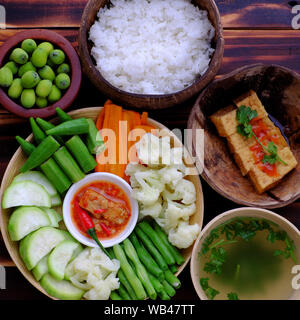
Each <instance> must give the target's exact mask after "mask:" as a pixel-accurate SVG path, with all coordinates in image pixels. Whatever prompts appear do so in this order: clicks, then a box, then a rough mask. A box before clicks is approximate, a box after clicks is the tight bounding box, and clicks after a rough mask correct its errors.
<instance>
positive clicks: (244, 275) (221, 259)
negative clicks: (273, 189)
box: [190, 207, 300, 300]
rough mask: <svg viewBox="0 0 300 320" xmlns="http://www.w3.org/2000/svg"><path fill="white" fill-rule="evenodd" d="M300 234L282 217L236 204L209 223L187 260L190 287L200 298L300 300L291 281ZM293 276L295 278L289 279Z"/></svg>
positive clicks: (298, 258) (299, 243)
mask: <svg viewBox="0 0 300 320" xmlns="http://www.w3.org/2000/svg"><path fill="white" fill-rule="evenodd" d="M299 235H300V232H299V230H298V229H297V228H296V227H295V226H294V225H293V224H292V223H290V222H289V221H288V220H287V219H285V218H283V217H282V216H280V215H278V214H275V213H273V212H272V211H268V210H265V209H260V208H247V207H245V208H238V209H234V210H230V211H227V212H224V213H222V214H220V215H218V216H217V217H215V218H214V219H213V220H212V221H210V222H209V223H208V224H207V225H206V226H205V228H204V229H203V230H202V232H201V234H200V235H199V237H198V239H197V240H196V242H195V245H194V248H193V252H192V258H191V265H190V267H191V269H190V271H191V277H192V281H193V285H194V288H195V290H196V292H197V294H198V296H199V298H200V299H203V300H212V299H215V300H228V299H229V300H237V299H239V300H288V299H291V300H299V299H300V291H299V290H296V289H297V288H296V287H295V285H294V282H295V279H294V278H295V276H296V273H297V270H295V269H294V266H295V265H297V264H299V261H300V240H299V239H300V237H299ZM293 279H294V280H293Z"/></svg>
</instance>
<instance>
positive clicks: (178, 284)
mask: <svg viewBox="0 0 300 320" xmlns="http://www.w3.org/2000/svg"><path fill="white" fill-rule="evenodd" d="M165 278H166V280H167V281H168V282H169V283H170V285H171V286H173V287H174V288H176V289H179V288H180V287H181V282H180V280H179V279H178V278H177V277H176V276H175V275H174V274H173V273H172V272H171V271H170V270H167V271H165Z"/></svg>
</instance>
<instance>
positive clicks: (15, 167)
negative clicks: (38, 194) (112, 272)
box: [0, 107, 204, 299]
mask: <svg viewBox="0 0 300 320" xmlns="http://www.w3.org/2000/svg"><path fill="white" fill-rule="evenodd" d="M101 110H103V108H102V107H93V108H85V109H79V110H76V111H72V112H70V113H69V114H68V115H67V114H65V115H67V117H71V118H72V119H79V118H81V119H82V118H86V119H92V120H93V121H94V122H96V121H97V120H98V121H99V115H100V112H101ZM124 110H125V109H124ZM143 116H144V115H143ZM143 116H142V118H143ZM144 120H145V118H144ZM145 121H147V123H146V127H147V126H150V127H154V128H157V129H159V138H160V139H161V138H163V137H171V138H172V139H171V141H172V145H173V146H172V147H174V148H176V147H178V148H182V147H183V146H182V143H181V142H180V141H179V139H178V138H177V137H176V136H175V135H174V134H173V133H172V132H171V131H170V130H169V129H167V128H166V127H165V126H163V125H162V124H160V123H159V122H156V121H154V120H152V119H149V118H148V117H146V120H145ZM58 123H59V121H58V119H54V120H53V124H58ZM97 125H98V123H97ZM48 137H49V136H48ZM67 139H69V138H67ZM26 141H27V142H33V141H34V137H33V135H32V134H31V135H30V136H29V137H28V138H27V139H26ZM23 150H24V149H23ZM185 157H187V158H184V160H186V161H184V162H186V163H191V159H190V155H188V154H185ZM27 159H28V156H26V155H25V153H24V151H22V149H21V147H20V148H19V149H18V150H17V151H16V153H15V154H14V156H13V157H12V159H11V161H10V162H9V165H8V167H7V169H6V172H5V174H4V177H3V180H2V185H1V198H2V199H3V195H5V194H4V193H5V190H7V188H8V187H9V186H10V185H11V184H12V181H13V180H14V179H15V177H16V176H19V175H20V169H21V168H22V167H23V166H24V164H25V162H26V160H27ZM97 166H99V164H98V165H97ZM23 168H24V167H23ZM25 168H26V166H25ZM33 170H37V169H33ZM88 170H90V169H88ZM190 170H192V171H193V172H194V174H193V175H188V176H186V180H189V181H190V182H192V184H193V186H194V188H195V191H196V192H195V203H194V205H195V208H194V214H192V215H191V216H190V217H189V224H190V225H193V224H195V225H198V226H197V228H198V229H197V230H199V231H200V229H201V228H202V223H203V210H204V206H203V194H202V187H201V182H200V179H199V175H198V174H195V173H197V169H196V168H195V167H191V168H190ZM21 171H22V170H21ZM96 171H98V172H99V171H101V170H100V168H99V167H98V168H96ZM77 180H80V177H77ZM24 182H25V183H26V182H27V181H23V182H22V181H21V182H18V183H24ZM64 194H65V193H63V196H64ZM63 196H61V204H62V203H63V198H64V197H63ZM4 198H5V197H4ZM54 198H55V197H54ZM51 199H52V200H53V198H51ZM49 206H51V204H50V205H49ZM4 207H5V206H4ZM7 207H9V205H8V206H7ZM15 209H16V208H5V209H3V208H2V209H1V216H0V225H1V232H2V235H3V239H4V242H5V245H6V247H7V250H8V252H9V254H10V256H11V258H12V260H13V261H14V263H15V264H16V266H17V267H18V269H19V270H20V271H21V273H22V274H23V275H24V277H25V278H26V279H27V280H28V281H29V282H30V283H31V284H32V285H33V286H34V287H36V288H37V289H38V290H40V291H41V292H42V293H44V294H45V295H47V296H49V297H50V298H54V299H55V298H62V299H65V298H66V299H71V298H72V297H71V298H70V296H67V297H64V296H63V295H62V296H59V295H58V296H57V295H56V297H55V292H54V294H53V293H52V291H51V288H50V290H47V291H48V292H47V291H46V290H45V289H44V287H45V282H47V283H48V282H50V287H51V286H52V289H53V286H54V287H55V283H54V284H53V283H51V279H50V281H49V279H48V278H49V277H48V278H47V274H46V275H45V276H44V277H43V278H42V279H43V280H42V281H43V284H42V285H41V283H40V282H39V281H37V280H36V277H35V276H34V275H33V273H32V272H31V271H29V270H28V265H30V263H31V262H32V260H31V261H29V262H28V261H26V259H25V263H24V261H23V259H22V258H21V256H20V253H19V244H20V242H19V241H12V240H11V237H12V234H13V232H11V230H9V220H10V217H11V214H12V212H13V211H14V210H15ZM54 209H55V210H56V211H57V212H59V213H62V206H61V205H60V206H56V207H55V208H54ZM17 210H18V209H17ZM58 220H61V221H60V222H59V226H58V228H57V230H59V229H66V227H65V225H64V223H63V220H62V218H60V219H58ZM150 221H151V220H150ZM142 223H143V222H142ZM144 224H147V221H146V222H145V223H144ZM151 224H152V226H153V228H155V231H157V230H158V231H159V229H160V228H159V227H158V225H156V224H153V223H152V222H151ZM138 226H141V227H142V226H143V224H141V222H138ZM144 227H145V226H143V228H144ZM47 228H51V227H47V226H46V227H42V228H40V229H37V230H36V231H34V232H37V231H40V230H41V229H47ZM145 228H146V229H147V226H146V227H145ZM42 231H43V230H42ZM160 231H162V229H160ZM34 232H33V233H34ZM129 238H130V240H131V241H130V240H129ZM129 238H127V239H126V240H124V241H123V242H122V246H118V250H119V249H120V248H121V250H122V248H123V251H124V252H126V253H127V254H129V255H132V256H133V260H132V261H134V259H135V258H136V257H135V256H134V255H135V250H133V251H132V247H131V245H132V243H133V244H135V245H137V246H138V244H139V240H140V238H139V240H138V241H136V240H137V239H135V237H134V236H133V235H131V236H130V237H129ZM70 239H72V237H71V236H70V234H69V235H68V236H67V239H66V241H64V243H65V242H66V243H67V245H66V246H68V245H69V246H72V245H73V246H74V243H78V242H73V244H72V240H71V241H68V240H70ZM73 240H74V239H73ZM68 242H71V244H70V243H68ZM79 246H80V245H79ZM58 247H59V246H56V247H55V249H57V248H58ZM80 247H81V246H80ZM82 247H84V246H82ZM135 247H136V246H135ZM192 247H193V245H192V244H191V245H189V246H188V247H187V248H185V249H180V250H178V252H180V255H181V256H182V257H183V258H184V259H182V260H181V265H178V266H177V267H176V269H175V270H174V269H173V272H174V274H175V279H176V276H178V275H179V274H180V273H181V271H182V270H183V269H184V268H185V266H186V265H187V263H188V262H189V259H190V257H191V253H192ZM55 249H54V250H53V251H52V252H51V253H53V254H51V255H52V256H54V258H55V254H54V251H55ZM78 249H79V248H76V245H75V246H74V247H73V250H75V251H76V250H78ZM81 250H82V248H81ZM90 250H92V248H91V249H90ZM98 250H99V247H98ZM118 250H117V251H115V249H114V250H111V248H105V249H104V252H109V254H110V256H114V255H116V253H117V255H118V257H120V256H119V252H118ZM79 252H80V250H79ZM90 252H91V251H90ZM21 255H22V249H21ZM57 255H59V252H57ZM23 258H24V257H23ZM87 258H88V257H87ZM127 259H128V257H127ZM52 260H53V261H55V259H52ZM128 260H130V259H128ZM132 261H130V264H129V266H131V267H133V268H132V270H136V269H135V268H136V267H137V266H136V265H135V264H134V263H133V262H132ZM35 265H36V264H35ZM50 265H51V262H50V259H49V258H48V266H49V267H50ZM55 267H56V266H55V263H54V269H55ZM29 269H30V268H29ZM118 275H119V274H118ZM169 276H170V277H171V280H170V282H172V279H173V281H174V278H172V276H173V274H171V275H169ZM63 278H64V275H62V279H63ZM156 284H157V283H156ZM176 285H178V284H177V283H175V284H174V286H175V287H176ZM182 285H183V286H184V284H182ZM46 286H48V289H49V283H48V284H46ZM153 286H154V285H153ZM169 289H170V290H171V292H170V297H171V296H172V292H173V291H174V288H169ZM112 292H113V294H112V295H111V296H110V297H111V298H115V299H118V298H120V297H119V295H118V294H117V293H116V292H119V291H113V290H112ZM174 292H175V291H174ZM174 292H173V294H174ZM114 293H115V294H114ZM147 294H148V291H147ZM79 296H80V297H82V296H83V294H81V295H79ZM147 296H150V295H149V294H148V295H146V296H145V297H143V295H141V296H140V298H141V297H142V298H146V297H147ZM150 297H151V296H150ZM154 297H155V298H156V294H155V295H152V298H154ZM159 297H161V296H160V295H159ZM159 297H158V296H157V298H159ZM170 297H169V298H170ZM75 298H76V299H77V298H78V296H76V294H75Z"/></svg>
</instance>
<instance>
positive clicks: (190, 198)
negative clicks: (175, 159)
mask: <svg viewBox="0 0 300 320" xmlns="http://www.w3.org/2000/svg"><path fill="white" fill-rule="evenodd" d="M170 186H171V187H173V184H171V185H170ZM173 190H174V192H170V191H168V190H167V189H165V190H164V192H163V197H164V198H165V199H170V200H177V201H181V202H182V203H183V204H192V203H194V202H195V201H196V188H195V186H194V184H193V183H192V182H191V181H189V180H186V179H181V180H180V181H178V182H177V183H176V184H175V187H174V189H173Z"/></svg>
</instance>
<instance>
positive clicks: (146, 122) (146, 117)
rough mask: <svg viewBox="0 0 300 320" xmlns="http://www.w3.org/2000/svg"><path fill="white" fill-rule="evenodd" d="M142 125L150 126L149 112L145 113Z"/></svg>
mask: <svg viewBox="0 0 300 320" xmlns="http://www.w3.org/2000/svg"><path fill="white" fill-rule="evenodd" d="M141 124H142V125H147V124H148V112H143V113H142V117H141Z"/></svg>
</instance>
